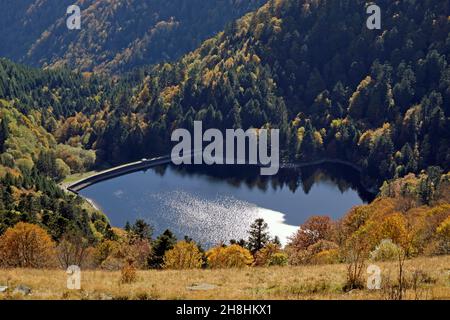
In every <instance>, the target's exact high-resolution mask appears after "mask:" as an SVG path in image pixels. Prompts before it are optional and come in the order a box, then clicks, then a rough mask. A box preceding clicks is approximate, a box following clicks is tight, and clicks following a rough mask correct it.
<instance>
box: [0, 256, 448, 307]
mask: <svg viewBox="0 0 450 320" xmlns="http://www.w3.org/2000/svg"><path fill="white" fill-rule="evenodd" d="M377 265H379V266H380V268H381V269H382V275H383V276H385V279H386V276H387V275H389V274H390V275H391V277H392V278H394V277H395V276H396V271H395V270H396V269H395V264H394V263H379V264H377ZM405 267H406V270H407V273H408V274H411V273H412V272H413V271H414V270H421V271H422V274H424V275H425V276H426V279H427V280H426V283H424V284H422V285H421V288H420V289H419V290H416V291H414V290H412V289H410V290H408V292H407V298H408V299H415V298H420V299H450V256H444V257H435V258H417V259H414V260H409V261H407V262H406V266H405ZM345 275H346V266H345V265H320V266H300V267H271V268H248V269H241V270H189V271H170V270H164V271H156V270H149V271H138V274H137V280H136V281H135V282H133V283H131V284H121V283H120V278H121V275H120V272H107V271H84V272H83V273H82V290H80V291H73V290H68V289H67V288H66V279H67V275H66V274H65V272H64V271H62V270H19V269H11V270H1V271H0V286H2V285H3V286H4V285H8V286H9V287H10V288H11V289H13V288H15V287H16V286H17V285H19V284H23V285H26V286H29V287H30V288H31V289H32V294H31V295H28V296H22V295H20V294H13V293H12V290H11V289H10V290H8V292H6V293H0V299H386V298H387V296H386V293H384V291H383V290H352V291H350V292H343V290H342V287H343V285H344V283H345ZM198 284H210V285H213V286H215V287H213V288H212V289H211V288H210V289H209V290H192V288H190V287H191V286H193V285H198Z"/></svg>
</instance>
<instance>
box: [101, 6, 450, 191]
mask: <svg viewBox="0 0 450 320" xmlns="http://www.w3.org/2000/svg"><path fill="white" fill-rule="evenodd" d="M365 4H366V2H365V1H353V0H352V1H346V0H339V1H305V0H282V1H280V0H278V1H269V2H268V4H267V5H265V6H264V7H262V8H261V9H260V10H258V11H257V12H256V13H253V14H249V15H247V16H246V17H244V18H243V19H241V20H239V21H238V22H237V23H234V24H232V25H230V26H229V27H228V28H227V29H226V30H225V31H224V32H222V33H220V34H218V35H217V36H216V37H214V38H212V39H210V40H207V41H205V42H204V43H203V45H202V46H201V47H200V48H199V49H198V50H196V51H195V52H193V53H191V54H189V55H187V56H185V57H184V58H183V59H181V60H180V61H178V62H177V63H173V64H161V65H158V66H156V67H154V68H150V70H149V71H148V70H147V71H148V72H144V71H142V70H141V71H140V74H137V76H140V77H141V78H142V83H141V85H139V86H137V87H136V88H135V90H134V91H135V92H136V93H135V94H134V95H133V97H131V98H130V97H129V96H128V95H126V94H123V96H122V97H119V98H118V99H119V100H120V101H122V102H123V103H122V104H118V106H119V107H118V108H115V109H114V111H113V112H111V113H110V116H109V117H108V121H107V126H106V129H105V132H104V133H103V134H100V135H99V137H100V138H99V140H98V144H97V147H98V151H99V155H100V157H101V158H102V159H105V160H106V159H108V161H116V162H121V161H124V160H126V159H129V158H138V157H141V156H144V155H149V154H160V153H163V152H167V151H168V147H169V145H168V144H167V141H169V140H170V133H171V131H172V129H174V128H176V127H187V128H189V127H191V126H192V121H193V120H194V119H196V120H202V121H203V123H204V126H205V127H217V128H222V129H225V128H233V127H243V128H249V127H257V128H260V127H264V126H266V127H274V128H280V129H281V132H282V134H281V137H282V138H281V139H282V145H283V150H284V157H285V159H289V160H311V159H317V158H322V157H335V158H340V159H344V160H350V161H352V162H354V163H355V164H357V165H358V166H360V167H361V168H363V171H364V173H365V175H366V176H367V177H370V178H371V179H372V180H373V181H374V183H375V185H380V184H381V183H382V182H383V181H384V180H385V179H390V178H393V177H395V176H403V175H404V174H406V173H408V172H419V171H420V170H422V169H426V168H427V167H429V166H440V167H442V168H443V169H446V170H448V169H449V164H450V152H449V147H450V126H449V124H450V118H449V116H450V65H449V63H448V61H449V55H450V36H449V31H450V7H449V6H450V1H441V0H439V1H438V0H429V1H420V2H416V1H401V2H399V1H397V2H392V1H379V3H378V4H379V5H380V6H381V7H382V8H383V10H382V12H383V15H382V19H383V28H382V30H380V31H376V30H374V31H373V30H368V29H367V27H366V18H367V15H366V13H365ZM127 83H129V81H128V80H124V82H123V83H122V84H120V85H119V86H123V88H126V87H127ZM118 141H120V143H117V142H118ZM130 144H132V145H133V146H134V148H132V149H130V147H129V146H130Z"/></svg>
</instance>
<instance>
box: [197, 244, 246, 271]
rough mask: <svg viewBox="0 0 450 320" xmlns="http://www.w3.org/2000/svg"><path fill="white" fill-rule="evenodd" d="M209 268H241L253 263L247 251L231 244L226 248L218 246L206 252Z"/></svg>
mask: <svg viewBox="0 0 450 320" xmlns="http://www.w3.org/2000/svg"><path fill="white" fill-rule="evenodd" d="M206 257H207V259H208V266H209V267H210V268H217V269H219V268H243V267H246V266H250V265H252V263H253V256H252V254H251V252H250V251H248V250H247V249H245V248H243V247H241V246H239V245H237V244H233V245H231V246H228V247H223V246H218V247H214V248H212V249H210V250H208V252H206Z"/></svg>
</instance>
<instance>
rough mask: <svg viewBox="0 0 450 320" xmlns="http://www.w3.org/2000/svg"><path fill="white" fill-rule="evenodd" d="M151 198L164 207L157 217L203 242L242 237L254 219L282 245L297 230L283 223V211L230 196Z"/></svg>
mask: <svg viewBox="0 0 450 320" xmlns="http://www.w3.org/2000/svg"><path fill="white" fill-rule="evenodd" d="M151 197H153V198H154V200H156V201H158V202H161V203H162V204H163V206H164V207H166V208H167V209H168V210H164V211H160V212H159V213H158V214H159V215H164V217H161V218H164V219H165V220H166V219H167V220H170V221H171V224H174V225H177V226H179V227H180V228H181V229H182V230H183V232H185V233H186V234H187V235H189V236H191V237H193V238H194V239H197V241H198V242H200V243H202V244H206V245H214V244H219V243H221V242H223V243H228V242H229V241H230V240H231V239H236V240H239V239H241V238H244V239H246V238H247V237H248V229H249V227H250V225H251V223H252V222H254V221H255V220H256V219H257V218H263V219H264V220H265V221H266V222H267V223H268V225H269V232H270V235H271V236H272V237H274V236H278V237H279V238H280V241H281V243H282V244H283V245H285V244H286V242H287V239H288V237H289V236H291V235H292V234H293V233H295V232H296V230H297V227H295V226H290V225H287V224H285V223H284V222H285V220H284V214H283V213H280V212H276V211H272V210H268V209H264V208H260V207H258V206H256V205H254V204H251V203H249V202H246V201H242V200H238V199H235V198H233V197H228V196H227V197H225V196H218V197H217V198H216V199H214V200H206V199H201V198H199V197H197V196H195V195H193V194H190V193H188V192H185V191H171V192H164V193H158V194H153V195H151Z"/></svg>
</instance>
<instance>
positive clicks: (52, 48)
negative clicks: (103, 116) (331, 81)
mask: <svg viewBox="0 0 450 320" xmlns="http://www.w3.org/2000/svg"><path fill="white" fill-rule="evenodd" d="M264 2H265V1H264V0H251V1H248V0H246V1H242V0H208V1H202V0H189V1H188V0H171V1H164V0H152V1H141V0H107V1H100V0H86V1H81V0H80V1H72V0H62V1H54V0H18V1H8V0H0V9H1V11H2V12H3V13H4V14H5V16H4V19H2V21H1V22H0V30H1V31H0V43H2V44H3V45H2V47H1V48H0V56H4V57H8V58H11V59H13V60H15V61H19V62H23V63H26V64H31V65H33V66H48V65H50V66H61V65H65V66H67V67H69V68H71V69H76V70H80V71H94V70H95V71H109V72H114V73H116V72H120V71H124V70H129V69H131V68H133V67H135V66H140V65H145V64H153V63H156V62H160V61H164V60H174V59H176V58H179V57H180V56H181V55H183V54H185V53H186V52H188V51H190V50H193V49H195V48H196V47H197V46H198V45H199V44H200V43H201V42H202V41H203V40H205V39H206V38H207V37H209V36H212V35H213V34H214V33H216V32H218V31H220V30H221V29H222V28H223V27H224V26H225V25H226V24H227V23H228V22H230V21H233V20H234V19H237V18H239V17H241V16H242V15H244V14H245V13H246V12H248V11H250V10H253V9H256V8H257V7H259V6H260V5H262V4H263V3H264ZM74 3H75V4H77V5H79V6H80V8H81V10H82V11H81V17H82V21H81V22H82V27H81V30H79V31H77V30H74V31H69V30H68V29H67V27H66V19H67V15H66V9H67V7H68V6H69V5H72V4H74Z"/></svg>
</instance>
